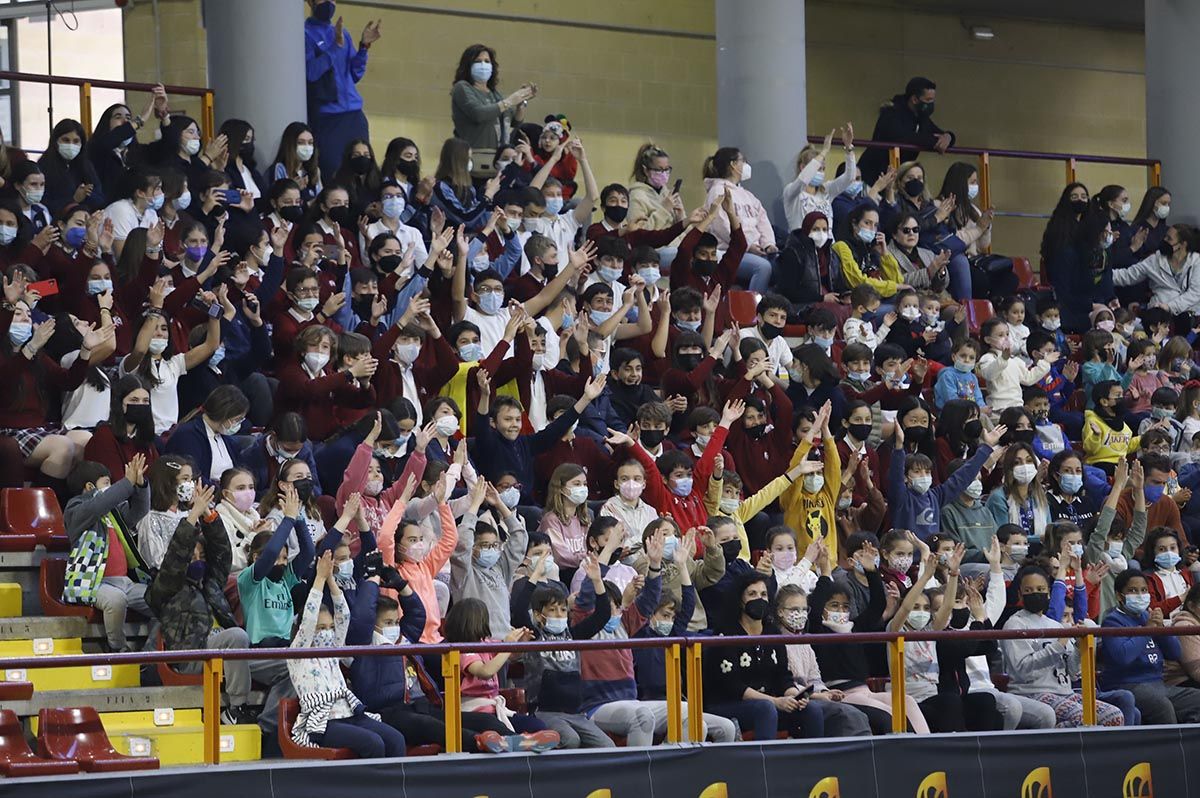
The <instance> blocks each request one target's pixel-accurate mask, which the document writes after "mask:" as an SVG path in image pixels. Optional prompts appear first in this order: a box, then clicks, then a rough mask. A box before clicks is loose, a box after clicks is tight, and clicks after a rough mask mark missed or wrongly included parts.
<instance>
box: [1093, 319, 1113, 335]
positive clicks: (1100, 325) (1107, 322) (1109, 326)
mask: <svg viewBox="0 0 1200 798" xmlns="http://www.w3.org/2000/svg"><path fill="white" fill-rule="evenodd" d="M1116 326H1117V323H1116V322H1115V321H1113V320H1112V319H1104V320H1103V321H1098V322H1096V329H1098V330H1104V331H1105V332H1112V331H1113V329H1115V328H1116Z"/></svg>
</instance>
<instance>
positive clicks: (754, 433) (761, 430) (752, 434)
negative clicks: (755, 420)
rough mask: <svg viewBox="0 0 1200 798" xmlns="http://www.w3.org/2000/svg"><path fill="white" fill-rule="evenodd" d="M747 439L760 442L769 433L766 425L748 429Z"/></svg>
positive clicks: (756, 425) (757, 425)
mask: <svg viewBox="0 0 1200 798" xmlns="http://www.w3.org/2000/svg"><path fill="white" fill-rule="evenodd" d="M745 429H746V437H748V438H750V439H751V440H755V441H756V440H758V439H759V438H761V437H762V436H763V435H765V434H766V432H767V425H766V424H755V425H754V426H753V427H746V428H745Z"/></svg>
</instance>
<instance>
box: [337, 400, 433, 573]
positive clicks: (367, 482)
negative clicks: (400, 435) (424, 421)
mask: <svg viewBox="0 0 1200 798" xmlns="http://www.w3.org/2000/svg"><path fill="white" fill-rule="evenodd" d="M374 415H375V423H374V425H373V426H372V427H371V431H370V432H368V433H367V436H366V437H365V438H363V441H362V443H360V444H359V445H358V447H357V448H355V450H354V455H353V456H352V457H351V458H350V464H349V465H348V466H346V472H345V474H344V475H343V477H342V484H341V485H340V486H339V487H338V492H337V498H336V500H335V506H336V507H337V509H338V511H339V512H340V511H341V510H342V509H343V508H344V507H345V505H346V502H347V500H348V499H349V497H350V496H351V495H352V494H355V493H357V494H359V495H360V496H361V497H362V515H363V518H364V519H365V520H366V522H367V527H368V528H369V529H370V531H371V532H372V533H374V534H375V535H378V534H379V530H380V528H381V527H382V526H383V519H384V517H385V516H386V515H387V513H388V510H390V509H391V507H392V504H394V503H395V502H397V501H401V500H403V494H404V491H405V490H406V489H407V490H410V491H411V487H410V485H409V481H410V480H411V485H412V486H415V485H416V484H417V483H418V482H420V481H421V476H422V475H423V474H424V473H425V465H426V462H427V461H426V458H425V447H424V445H423V444H428V442H429V435H428V434H426V433H425V432H422V433H419V434H418V435H417V446H416V448H415V449H413V451H412V453H411V454H410V455H409V456H408V462H407V463H406V464H405V466H404V471H403V473H401V474H400V477H399V478H398V479H397V480H396V481H395V482H393V483H392V484H391V486H390V487H387V488H385V487H384V479H383V469H382V467H381V462H380V457H379V455H378V454H377V453H376V451H375V444H376V443H377V442H378V440H379V436H380V434H381V433H382V432H383V416H382V415H380V414H379V413H375V414H374ZM347 531H349V530H347ZM348 543H349V544H350V546H351V551H352V552H353V553H354V554H355V555H357V554H358V550H359V544H358V539H357V536H354V537H351V538H349V539H348Z"/></svg>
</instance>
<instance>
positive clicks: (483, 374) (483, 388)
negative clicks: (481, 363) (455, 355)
mask: <svg viewBox="0 0 1200 798" xmlns="http://www.w3.org/2000/svg"><path fill="white" fill-rule="evenodd" d="M475 381H476V382H477V383H478V384H479V391H480V393H482V394H483V395H484V396H491V395H492V375H491V374H488V371H487V369H485V368H482V367H481V368H477V369H475Z"/></svg>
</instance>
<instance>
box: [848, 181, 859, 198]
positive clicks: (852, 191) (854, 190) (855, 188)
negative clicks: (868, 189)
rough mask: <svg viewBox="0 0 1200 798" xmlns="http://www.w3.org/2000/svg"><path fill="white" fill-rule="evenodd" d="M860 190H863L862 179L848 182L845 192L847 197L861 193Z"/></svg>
mask: <svg viewBox="0 0 1200 798" xmlns="http://www.w3.org/2000/svg"><path fill="white" fill-rule="evenodd" d="M862 190H863V181H861V180H855V181H854V182H853V183H851V184H850V187H849V188H847V189H846V191H845V194H846V196H848V197H857V196H858V195H859V194H861V193H862Z"/></svg>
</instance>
